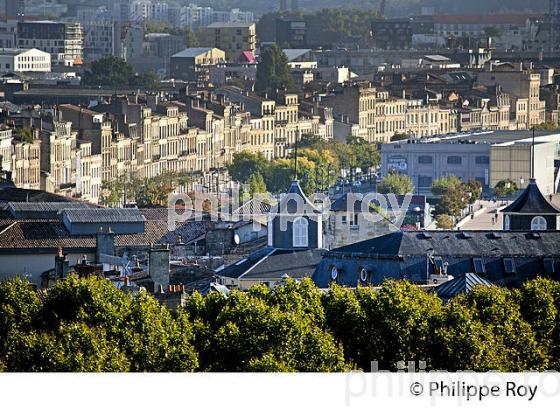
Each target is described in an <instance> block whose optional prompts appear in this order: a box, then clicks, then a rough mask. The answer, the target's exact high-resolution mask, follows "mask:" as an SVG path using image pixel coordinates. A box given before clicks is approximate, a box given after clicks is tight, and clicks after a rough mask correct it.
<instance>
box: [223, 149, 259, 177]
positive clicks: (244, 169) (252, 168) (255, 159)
mask: <svg viewBox="0 0 560 410" xmlns="http://www.w3.org/2000/svg"><path fill="white" fill-rule="evenodd" d="M267 166H268V161H267V159H266V158H265V156H264V155H263V154H261V153H260V152H259V153H258V154H252V153H250V152H248V151H243V152H238V153H235V154H233V161H232V162H231V163H230V164H228V165H227V169H228V173H229V175H230V176H231V178H232V179H233V180H234V181H238V182H241V183H243V184H245V183H247V182H249V178H251V175H253V174H261V175H264V174H265V172H266V168H267Z"/></svg>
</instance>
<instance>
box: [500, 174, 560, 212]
mask: <svg viewBox="0 0 560 410" xmlns="http://www.w3.org/2000/svg"><path fill="white" fill-rule="evenodd" d="M502 212H503V213H521V214H528V215H545V214H560V208H558V207H556V206H555V205H553V204H551V203H550V202H549V201H548V200H547V199H546V198H545V197H544V195H543V194H542V192H541V190H540V189H539V187H538V186H537V183H536V181H535V180H534V179H531V180H530V181H529V184H528V185H527V188H525V190H524V191H523V192H522V193H521V195H519V197H517V199H516V200H515V201H513V203H511V204H510V205H509V206H507V207H505V208H504V209H503V210H502Z"/></svg>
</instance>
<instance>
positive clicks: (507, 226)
mask: <svg viewBox="0 0 560 410" xmlns="http://www.w3.org/2000/svg"><path fill="white" fill-rule="evenodd" d="M509 230H510V221H509V215H506V216H504V231H509Z"/></svg>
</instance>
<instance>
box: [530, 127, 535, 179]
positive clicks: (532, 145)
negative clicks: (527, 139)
mask: <svg viewBox="0 0 560 410" xmlns="http://www.w3.org/2000/svg"><path fill="white" fill-rule="evenodd" d="M531 179H535V126H534V125H533V141H532V142H531Z"/></svg>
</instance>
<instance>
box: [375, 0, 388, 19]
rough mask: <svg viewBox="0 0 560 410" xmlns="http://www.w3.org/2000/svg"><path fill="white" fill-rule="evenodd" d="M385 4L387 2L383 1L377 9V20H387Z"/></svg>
mask: <svg viewBox="0 0 560 410" xmlns="http://www.w3.org/2000/svg"><path fill="white" fill-rule="evenodd" d="M385 3H386V0H381V2H380V3H379V8H378V9H377V18H380V19H382V18H385Z"/></svg>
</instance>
